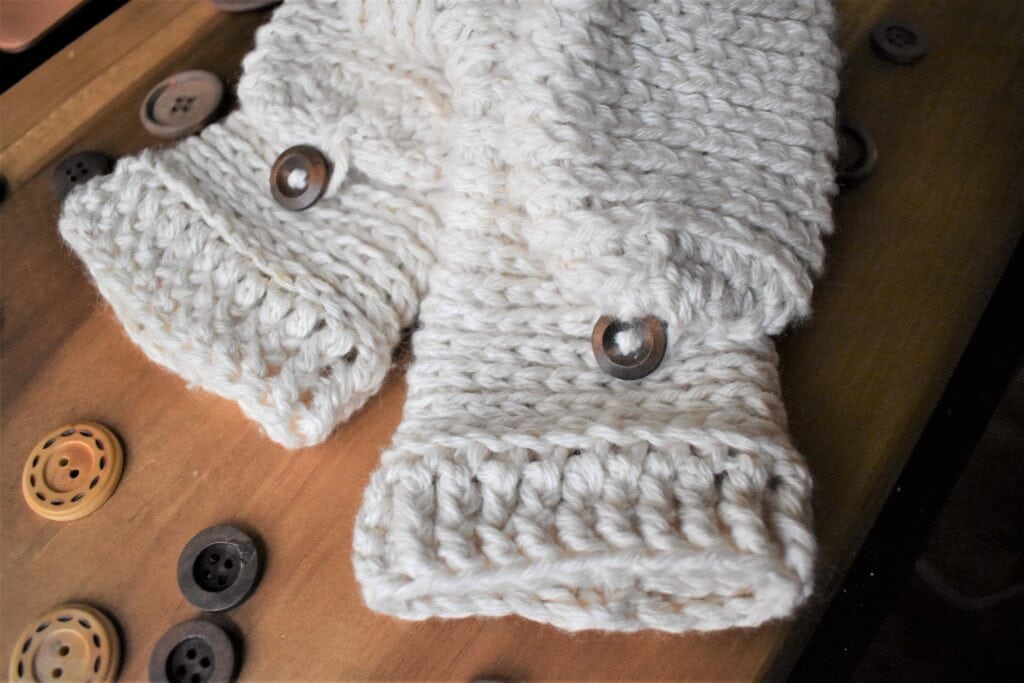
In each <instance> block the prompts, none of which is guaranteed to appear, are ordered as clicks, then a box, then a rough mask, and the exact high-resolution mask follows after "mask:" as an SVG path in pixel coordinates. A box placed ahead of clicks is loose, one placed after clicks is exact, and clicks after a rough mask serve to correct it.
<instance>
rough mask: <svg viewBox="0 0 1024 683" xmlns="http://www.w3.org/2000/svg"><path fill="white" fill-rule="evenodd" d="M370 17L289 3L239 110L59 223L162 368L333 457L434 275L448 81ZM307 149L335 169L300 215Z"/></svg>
mask: <svg viewBox="0 0 1024 683" xmlns="http://www.w3.org/2000/svg"><path fill="white" fill-rule="evenodd" d="M357 10H358V4H357V3H352V2H348V0H338V1H337V2H324V1H322V0H320V1H317V2H288V3H285V4H284V5H282V6H281V7H280V8H279V9H278V10H277V11H276V12H275V14H274V17H273V19H272V21H271V22H270V23H269V24H267V25H266V26H264V27H262V28H261V29H260V30H259V32H258V34H257V37H256V47H255V49H254V50H253V51H252V53H250V54H249V55H248V56H247V57H246V59H245V63H244V69H245V70H244V75H243V77H242V79H241V82H240V83H239V87H238V98H239V101H240V103H241V109H240V111H239V112H236V113H233V114H231V115H230V116H229V117H228V118H227V119H226V120H225V121H224V122H223V123H221V124H216V125H213V126H210V127H208V128H207V129H206V130H204V131H203V132H202V134H201V135H199V136H197V137H193V138H189V139H187V140H185V141H183V142H182V143H180V144H178V145H177V146H176V147H173V148H171V149H167V150H160V151H150V150H147V151H144V152H142V153H141V154H140V155H139V156H137V157H134V158H125V159H121V160H120V161H119V162H118V164H117V167H116V169H115V171H114V173H113V174H112V175H109V176H105V177H102V178H97V179H94V180H92V181H91V182H89V183H88V184H86V185H85V186H84V187H81V188H76V190H75V191H74V192H72V193H71V194H70V195H69V196H68V198H67V200H66V201H65V203H64V208H63V215H62V216H61V220H60V229H61V233H62V234H63V236H64V238H65V240H66V241H67V242H68V244H70V245H71V247H72V248H73V249H74V250H75V252H76V253H77V254H78V255H79V256H80V257H81V259H82V261H84V263H85V264H86V266H87V267H88V269H89V272H90V273H91V275H92V277H93V279H94V280H95V281H96V285H97V287H98V288H99V290H100V291H101V292H102V293H103V295H104V296H105V297H106V298H107V300H108V301H109V302H110V304H111V306H112V307H113V309H114V311H115V312H116V313H117V315H118V317H119V318H120V319H121V322H122V323H123V324H124V326H125V329H126V330H127V332H128V334H129V335H130V336H131V338H132V339H133V340H134V341H135V342H136V343H137V344H138V345H139V346H140V347H141V348H142V350H143V351H145V352H146V354H147V355H148V356H149V357H150V358H151V359H153V360H154V361H156V362H157V363H160V364H161V365H163V366H165V367H167V368H169V369H171V370H173V371H174V372H176V373H178V374H180V375H181V376H182V377H184V378H185V379H186V380H188V381H189V382H190V383H192V384H195V385H197V386H200V387H202V388H204V389H207V390H209V391H212V392H214V393H217V394H219V395H221V396H224V397H226V398H230V399H233V400H235V401H237V402H238V404H239V405H240V406H241V408H242V410H243V411H244V412H245V414H246V415H248V416H249V417H250V418H252V419H253V420H255V421H256V422H258V423H259V424H260V425H261V427H262V428H263V429H264V430H265V431H266V433H267V434H268V435H269V436H270V437H271V438H273V439H274V440H275V441H278V442H280V443H282V444H284V445H285V446H288V447H291V448H295V447H299V446H307V445H312V444H315V443H319V442H320V441H323V440H324V439H325V438H327V436H328V435H329V434H330V432H331V431H332V430H333V429H334V428H335V427H336V426H337V425H338V423H339V422H341V421H343V420H345V419H346V418H347V417H348V416H349V415H350V414H351V413H352V412H353V411H355V410H356V409H357V408H359V407H360V406H361V405H362V404H363V402H365V400H366V399H367V398H368V397H369V396H371V395H372V394H373V393H374V392H376V391H377V389H378V388H379V387H380V385H381V383H382V381H383V379H384V377H385V375H386V374H387V370H388V368H389V366H390V364H391V350H392V347H393V346H394V345H395V344H396V343H397V341H398V339H399V338H400V335H401V330H402V328H404V327H407V326H408V325H410V324H411V323H412V321H413V319H414V318H415V315H416V311H417V308H418V306H419V300H420V298H421V296H422V295H423V292H424V291H425V288H426V281H427V271H428V270H429V268H430V266H431V264H432V263H433V261H434V252H435V247H434V241H435V240H436V235H437V233H438V227H439V224H438V219H437V215H436V213H435V212H434V210H433V209H432V208H431V203H430V201H429V198H430V197H431V195H432V194H435V193H436V192H437V191H438V189H439V188H440V187H441V183H442V176H441V173H440V166H439V161H440V160H441V158H442V156H443V154H442V151H443V145H444V140H445V137H444V131H445V120H446V118H447V113H446V112H445V109H444V108H445V107H446V106H447V105H446V99H445V98H444V97H441V96H440V95H439V92H440V90H439V88H438V87H436V84H439V83H440V82H441V81H440V76H439V71H438V69H437V68H436V67H427V66H423V67H422V68H418V67H416V68H414V67H413V65H412V64H411V63H408V60H405V59H404V58H403V56H402V51H403V50H405V46H406V45H408V44H414V43H415V42H416V40H415V39H416V36H414V35H412V34H411V33H408V31H411V30H412V27H410V25H409V24H407V23H405V24H403V23H394V24H390V25H385V22H386V21H387V20H388V17H387V16H386V15H382V16H380V17H378V20H377V21H376V23H374V22H368V23H366V24H365V25H364V27H363V28H364V30H360V31H357V30H353V29H351V28H350V27H351V26H353V25H357V24H358V22H357V21H356V20H355V19H354V18H353V17H351V16H348V15H349V14H351V13H353V12H354V11H357ZM403 31H406V33H403ZM407 63H408V66H406V64H407ZM423 63H424V64H425V63H426V62H423ZM435 63H436V60H435ZM396 64H398V65H401V68H404V70H400V67H399V66H396ZM297 144H305V145H312V146H314V147H316V148H318V149H319V150H320V151H321V152H323V153H324V155H325V156H326V157H327V158H328V159H329V160H330V163H331V164H332V166H333V168H332V173H331V178H330V183H329V185H328V188H327V191H326V193H325V196H324V197H323V198H321V199H320V201H319V202H318V203H317V204H316V205H314V206H313V207H311V208H309V209H307V210H305V211H303V212H301V213H295V212H292V211H288V210H286V209H283V208H282V207H280V206H278V204H277V203H276V202H275V201H274V199H273V198H272V196H271V193H270V187H269V178H270V168H271V166H272V165H273V163H274V160H275V159H276V158H277V156H278V155H279V154H280V153H281V152H283V151H284V150H285V149H287V148H289V147H291V146H293V145H297Z"/></svg>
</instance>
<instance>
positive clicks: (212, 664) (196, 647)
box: [149, 619, 237, 683]
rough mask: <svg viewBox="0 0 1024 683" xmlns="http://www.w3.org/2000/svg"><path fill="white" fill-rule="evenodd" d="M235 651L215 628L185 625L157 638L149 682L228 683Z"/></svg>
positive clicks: (204, 624) (192, 623)
mask: <svg viewBox="0 0 1024 683" xmlns="http://www.w3.org/2000/svg"><path fill="white" fill-rule="evenodd" d="M236 659H237V657H236V654H235V647H234V645H233V644H232V643H231V639H230V638H229V637H228V634H227V633H225V632H224V629H222V628H220V627H219V626H217V625H216V624H211V623H210V622H208V621H202V620H201V619H193V620H192V621H185V622H182V623H180V624H178V625H177V626H175V627H173V628H172V629H171V630H169V631H168V632H167V633H165V634H164V635H163V637H161V638H160V640H159V641H158V642H157V644H156V647H154V648H153V653H152V654H151V655H150V658H149V680H150V681H161V682H162V681H167V682H168V683H227V682H228V681H231V680H233V679H234V675H235V664H236Z"/></svg>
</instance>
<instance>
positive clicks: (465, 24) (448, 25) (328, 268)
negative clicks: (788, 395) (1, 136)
mask: <svg viewBox="0 0 1024 683" xmlns="http://www.w3.org/2000/svg"><path fill="white" fill-rule="evenodd" d="M834 22H835V16H834V10H833V8H832V6H831V3H830V2H829V1H828V0H664V1H661V2H654V1H652V0H522V1H519V0H509V1H507V2H491V1H488V0H473V1H467V0H419V1H413V0H410V1H408V2H376V1H372V0H366V1H364V2H356V1H351V2H350V1H348V0H332V1H328V0H316V1H305V2H303V1H299V0H286V2H285V3H284V4H283V5H282V6H281V7H280V8H279V9H278V10H277V11H276V12H275V14H274V16H273V19H272V20H271V22H270V23H269V24H268V25H267V26H265V27H263V28H262V29H261V30H260V31H259V32H258V34H257V41H256V47H255V49H254V51H253V52H252V53H251V54H250V56H249V57H247V58H246V61H245V73H244V75H243V78H242V81H241V83H240V85H239V100H240V103H241V110H240V111H239V112H236V113H234V114H232V115H230V116H229V117H228V118H227V119H226V120H225V121H224V122H223V123H222V124H217V125H214V126H211V127H209V128H207V129H206V130H205V131H204V132H203V133H202V134H201V135H200V136H197V137H194V138H190V139H188V140H186V141H184V142H182V143H180V144H179V145H177V146H176V147H174V148H172V149H168V150H162V151H156V152H152V151H147V152H143V153H142V154H140V155H139V156H138V157H134V158H130V159H123V160H121V161H120V162H119V163H118V166H117V169H116V170H115V172H114V174H112V175H111V176H107V177H103V178H96V179H93V180H91V181H89V182H88V183H87V184H86V185H85V186H83V187H81V188H79V189H76V190H75V191H74V192H72V194H71V195H69V197H68V199H67V200H66V203H65V207H64V213H63V216H62V219H61V230H62V233H63V234H64V236H65V239H66V240H67V241H68V243H69V244H70V245H71V246H72V247H73V248H74V250H75V251H76V252H77V253H78V254H79V256H80V257H81V258H82V260H83V261H84V262H85V263H86V265H87V266H88V268H89V270H90V273H91V274H92V275H93V278H94V279H95V281H96V283H97V286H98V288H99V289H100V291H101V292H102V293H103V295H104V296H105V297H106V298H107V299H108V300H109V301H110V302H111V305H112V306H113V308H114V310H115V312H116V313H117V315H118V316H119V318H120V319H121V321H122V322H123V323H124V325H125V327H126V329H127V331H128V334H129V335H130V336H131V337H132V338H133V339H134V340H135V341H136V343H138V344H139V345H140V346H141V347H142V348H143V350H144V351H146V353H147V354H148V355H149V356H150V357H151V358H153V359H154V360H156V361H157V362H159V363H161V364H163V365H164V366H166V367H168V368H170V369H172V370H174V371H175V372H178V373H179V374H181V375H182V376H184V377H185V378H186V379H188V380H189V381H190V382H193V383H195V384H197V385H200V386H202V387H204V388H207V389H209V390H211V391H214V392H216V393H218V394H220V395H223V396H225V397H228V398H231V399H234V400H236V401H238V403H239V405H240V406H241V407H242V409H243V410H244V411H245V412H246V414H248V415H249V416H250V417H252V418H253V419H254V420H256V421H257V422H258V423H259V424H260V425H261V426H262V427H263V428H264V429H265V430H266V432H267V433H268V434H269V435H270V436H271V437H272V438H274V439H275V440H277V441H279V442H281V443H283V444H285V445H287V446H291V447H296V446H301V445H308V444H313V443H317V442H319V441H321V440H323V439H325V438H326V437H327V435H328V434H329V433H330V431H331V430H332V429H333V427H334V426H336V425H337V424H338V423H339V422H340V421H343V420H344V419H346V418H347V416H348V415H349V414H350V413H351V412H352V411H354V410H355V409H356V408H358V407H359V405H361V404H362V402H363V401H365V399H366V398H367V397H368V396H369V395H371V394H372V393H373V392H374V391H376V390H377V388H378V387H379V385H380V383H381V381H382V379H383V377H384V375H385V373H386V371H387V368H388V365H389V364H390V356H391V349H392V346H393V345H394V343H395V342H396V341H397V339H398V338H399V334H400V330H401V329H402V328H403V327H406V326H408V325H410V324H411V323H412V322H413V320H414V319H415V318H416V317H417V314H418V319H419V324H418V328H417V330H416V331H415V333H414V335H413V349H414V353H415V358H414V360H413V362H412V364H411V366H410V367H409V369H408V371H407V375H406V376H407V383H408V398H407V402H406V406H405V413H404V417H403V421H402V423H401V424H400V426H399V428H398V431H397V432H396V434H395V437H394V441H393V443H392V445H391V447H390V448H389V449H388V450H387V451H386V452H385V453H384V454H383V455H382V457H381V466H380V468H379V469H378V470H377V471H376V472H375V473H374V475H373V477H372V479H371V481H370V484H369V486H368V487H367V490H366V493H365V497H364V501H363V505H362V508H361V509H360V512H359V514H358V517H357V520H356V529H355V535H354V547H353V563H354V565H355V570H356V576H357V578H358V580H359V582H360V585H361V588H362V591H363V596H364V599H365V601H366V603H367V605H368V606H370V607H371V608H373V609H375V610H378V611H381V612H385V613H388V614H393V615H396V616H399V617H402V618H407V619H424V618H428V617H433V616H441V617H463V616H470V615H481V616H500V615H509V614H517V615H521V616H524V617H527V618H530V619H534V620H537V621H542V622H546V623H551V624H554V625H556V626H558V627H561V628H565V629H571V630H578V629H589V628H599V629H608V630H621V631H633V630H638V629H643V628H656V629H661V630H665V631H672V632H682V631H690V630H712V629H721V628H729V627H733V626H753V625H756V624H759V623H762V622H763V621H765V620H767V619H771V618H776V617H781V616H785V615H787V614H789V613H791V612H792V610H793V609H795V608H796V607H797V606H798V605H799V604H800V603H801V602H803V601H804V600H805V599H806V597H807V596H808V595H809V594H810V592H811V590H812V584H813V581H812V578H813V568H814V552H815V544H814V537H813V533H812V531H811V515H810V493H811V480H810V476H809V473H808V471H807V468H806V466H805V464H804V463H803V460H802V459H801V457H800V456H799V454H798V453H797V452H796V451H795V449H794V448H793V446H792V444H791V443H790V439H789V436H788V434H787V429H786V416H785V409H784V406H783V404H782V400H781V395H780V388H779V378H778V372H777V357H776V354H775V350H774V346H773V344H772V342H771V340H770V338H769V335H771V334H775V333H777V332H779V331H780V330H782V329H783V328H784V327H785V326H786V325H787V324H788V323H789V322H790V321H791V320H793V319H794V318H798V317H800V316H803V315H806V314H807V313H808V311H809V301H810V295H811V282H812V277H813V276H814V275H815V274H817V273H818V272H819V271H820V269H821V267H822V261H823V257H824V250H823V243H822V238H823V236H824V235H826V234H828V233H829V232H830V231H831V229H832V227H831V212H830V208H829V203H828V199H829V195H830V194H831V193H832V192H833V191H834V184H833V179H832V168H831V164H830V158H831V157H832V156H833V155H834V154H835V151H836V150H835V147H836V143H835V134H834V127H833V118H834V98H835V95H836V93H837V90H838V80H837V77H836V69H837V66H838V54H837V52H836V49H835V45H834V41H833V35H832V34H833V31H834ZM295 144H307V145H312V146H314V147H317V148H318V149H320V150H321V151H322V152H323V153H324V155H325V156H326V157H327V158H328V160H329V161H330V163H331V164H332V175H331V181H330V185H329V187H328V190H327V192H326V193H325V196H324V197H323V198H322V199H321V200H320V201H319V202H318V203H317V204H316V205H314V206H313V207H312V208H310V209H308V210H306V211H304V212H302V213H293V212H289V211H286V210H284V209H282V208H281V207H279V206H277V204H276V203H274V201H273V199H272V198H271V196H270V192H269V188H268V186H267V183H268V177H269V172H270V167H271V165H272V164H273V162H274V159H275V158H276V157H277V155H278V154H280V153H281V152H282V151H284V150H285V149H286V148H288V147H290V146H292V145H295ZM602 315H609V316H613V317H617V318H620V319H626V320H628V319H632V318H640V317H644V316H656V317H657V318H660V319H661V320H662V321H664V322H665V323H666V329H667V341H668V343H667V352H666V354H665V358H664V360H663V362H662V363H661V365H660V366H659V367H658V368H657V369H656V370H655V371H654V372H653V373H652V374H650V375H649V376H647V377H645V378H643V379H641V380H637V381H624V380H618V379H614V378H612V377H610V376H608V375H607V374H605V373H604V372H602V371H601V370H600V369H599V368H598V366H597V363H596V361H595V359H594V356H593V353H592V350H591V344H590V336H591V331H592V329H593V327H594V324H595V322H596V321H597V319H598V318H599V317H600V316H602ZM617 343H618V344H619V346H620V347H622V350H623V351H624V352H627V351H629V350H630V349H631V348H632V347H635V345H636V344H637V339H635V338H631V337H629V335H622V336H621V337H620V338H619V339H618V340H617Z"/></svg>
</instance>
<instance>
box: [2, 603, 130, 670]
mask: <svg viewBox="0 0 1024 683" xmlns="http://www.w3.org/2000/svg"><path fill="white" fill-rule="evenodd" d="M120 659H121V642H120V640H119V639H118V635H117V630H116V629H115V628H114V626H113V624H112V623H111V622H110V620H109V619H108V618H107V617H106V616H104V615H103V613H101V612H100V611H99V610H96V609H94V608H92V607H89V606H87V605H74V604H69V605H61V606H60V607H57V608H55V609H53V610H51V611H49V612H47V613H46V614H44V615H43V616H41V617H40V618H39V619H37V620H36V621H34V622H32V623H31V624H29V625H28V626H27V627H26V628H25V630H24V631H22V633H21V635H20V636H19V637H18V640H16V641H15V645H14V652H13V654H12V655H11V666H10V671H9V676H10V680H12V681H61V682H64V681H86V680H88V681H113V680H114V679H115V678H117V671H118V668H119V666H120Z"/></svg>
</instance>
